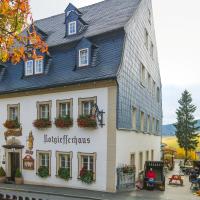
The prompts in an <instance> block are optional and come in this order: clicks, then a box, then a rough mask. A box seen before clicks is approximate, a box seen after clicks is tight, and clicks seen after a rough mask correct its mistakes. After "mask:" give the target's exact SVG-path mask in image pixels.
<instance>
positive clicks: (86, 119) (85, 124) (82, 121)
mask: <svg viewBox="0 0 200 200" xmlns="http://www.w3.org/2000/svg"><path fill="white" fill-rule="evenodd" d="M77 123H78V126H79V127H81V128H96V127H97V121H96V116H91V115H85V116H84V115H81V116H79V118H78V119H77Z"/></svg>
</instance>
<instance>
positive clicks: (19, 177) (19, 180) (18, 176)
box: [15, 168, 24, 185]
mask: <svg viewBox="0 0 200 200" xmlns="http://www.w3.org/2000/svg"><path fill="white" fill-rule="evenodd" d="M23 182H24V180H23V177H22V173H21V171H20V169H19V168H17V169H16V172H15V184H16V185H21V184H23Z"/></svg>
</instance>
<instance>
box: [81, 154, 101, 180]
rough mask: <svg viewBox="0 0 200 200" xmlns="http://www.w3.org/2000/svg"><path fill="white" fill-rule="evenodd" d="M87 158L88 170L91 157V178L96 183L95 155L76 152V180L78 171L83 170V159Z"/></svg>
mask: <svg viewBox="0 0 200 200" xmlns="http://www.w3.org/2000/svg"><path fill="white" fill-rule="evenodd" d="M84 156H85V157H88V158H89V162H88V167H87V170H88V169H90V167H89V165H90V157H93V173H94V174H93V178H94V181H96V162H97V153H82V152H78V178H80V171H81V169H82V168H83V160H82V159H83V157H84Z"/></svg>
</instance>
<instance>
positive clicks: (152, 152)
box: [151, 149, 154, 161]
mask: <svg viewBox="0 0 200 200" xmlns="http://www.w3.org/2000/svg"><path fill="white" fill-rule="evenodd" d="M153 160H154V150H153V149H152V150H151V161H153Z"/></svg>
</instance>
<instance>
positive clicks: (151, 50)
mask: <svg viewBox="0 0 200 200" xmlns="http://www.w3.org/2000/svg"><path fill="white" fill-rule="evenodd" d="M150 56H151V58H152V59H153V58H154V45H153V43H152V42H151V47H150Z"/></svg>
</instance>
